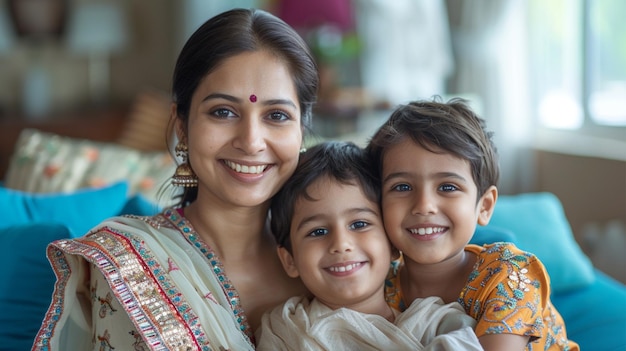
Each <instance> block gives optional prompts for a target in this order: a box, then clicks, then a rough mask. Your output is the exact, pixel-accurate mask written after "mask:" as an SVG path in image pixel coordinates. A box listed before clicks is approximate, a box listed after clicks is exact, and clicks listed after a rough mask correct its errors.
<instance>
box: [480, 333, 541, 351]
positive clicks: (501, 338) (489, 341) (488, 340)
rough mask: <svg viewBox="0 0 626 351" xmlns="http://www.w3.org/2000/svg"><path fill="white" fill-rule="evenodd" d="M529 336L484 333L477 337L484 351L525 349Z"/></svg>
mask: <svg viewBox="0 0 626 351" xmlns="http://www.w3.org/2000/svg"><path fill="white" fill-rule="evenodd" d="M529 339H530V337H528V336H522V335H515V334H486V335H483V336H481V337H480V338H478V341H480V344H481V345H482V347H483V349H485V351H498V350H505V351H515V350H525V349H526V344H528V341H529Z"/></svg>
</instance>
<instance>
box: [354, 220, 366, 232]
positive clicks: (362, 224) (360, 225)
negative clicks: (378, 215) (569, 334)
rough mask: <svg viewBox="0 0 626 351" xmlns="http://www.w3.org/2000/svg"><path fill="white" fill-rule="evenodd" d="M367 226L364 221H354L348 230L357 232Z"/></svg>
mask: <svg viewBox="0 0 626 351" xmlns="http://www.w3.org/2000/svg"><path fill="white" fill-rule="evenodd" d="M368 225H369V223H368V222H365V221H356V222H354V223H352V224H350V229H351V230H358V229H363V228H365V227H367V226H368Z"/></svg>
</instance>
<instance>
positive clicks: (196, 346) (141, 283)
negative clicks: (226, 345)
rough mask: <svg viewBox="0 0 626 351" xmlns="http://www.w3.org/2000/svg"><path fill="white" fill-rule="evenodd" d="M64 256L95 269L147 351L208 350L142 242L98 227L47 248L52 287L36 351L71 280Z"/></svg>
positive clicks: (199, 330)
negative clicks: (79, 259) (53, 278)
mask: <svg viewBox="0 0 626 351" xmlns="http://www.w3.org/2000/svg"><path fill="white" fill-rule="evenodd" d="M66 255H78V256H80V257H83V258H85V259H86V261H87V262H90V263H92V264H95V265H97V266H98V267H99V269H100V270H101V271H102V273H103V275H104V276H105V278H106V279H107V281H108V282H109V284H110V286H111V288H112V290H113V292H114V294H115V295H116V297H117V298H118V300H119V301H120V303H121V304H122V306H123V307H124V309H125V310H126V311H127V312H128V313H129V315H130V316H131V320H132V322H133V324H134V325H135V326H136V328H137V329H138V330H139V331H140V332H141V333H142V335H143V337H144V340H145V341H146V342H147V343H148V345H150V346H151V349H153V350H168V349H180V348H181V347H183V346H185V347H191V348H189V350H203V351H209V350H211V347H210V345H209V344H210V343H209V340H208V338H207V337H206V335H205V333H204V331H203V329H202V327H201V325H200V323H199V321H198V317H197V315H196V314H195V313H194V312H193V310H192V309H191V307H190V306H189V304H188V302H187V301H186V300H185V299H184V297H183V295H182V293H181V292H180V290H179V289H178V288H177V287H176V286H175V285H174V284H173V283H172V282H171V280H170V279H169V277H168V276H167V270H166V269H164V268H163V267H162V266H161V265H160V264H159V263H158V260H157V259H156V258H155V257H154V255H153V253H152V252H151V251H150V250H149V249H148V248H147V247H146V245H145V242H144V241H143V240H141V239H140V238H138V237H135V236H134V235H132V234H131V233H126V232H123V231H121V230H118V229H115V228H111V227H103V228H101V229H100V230H99V231H97V232H94V233H92V234H90V235H88V236H86V237H84V238H81V239H74V240H61V241H57V242H55V243H54V244H52V245H50V246H49V247H48V257H49V259H50V262H51V263H52V266H53V269H54V271H55V274H56V275H57V279H58V282H57V284H56V286H55V291H54V296H53V303H52V305H51V307H50V309H49V310H48V312H47V314H46V317H45V319H44V323H43V326H45V327H42V328H41V330H40V333H39V335H38V336H37V338H36V342H37V344H38V345H41V347H42V350H46V347H48V346H49V345H48V341H49V339H50V338H51V337H52V335H53V333H54V328H55V327H56V324H57V323H58V321H59V320H60V316H61V314H62V312H63V308H64V303H63V299H64V295H63V291H64V290H65V287H66V285H67V282H68V281H69V278H70V276H71V274H72V272H71V267H70V266H69V264H68V262H67V257H66Z"/></svg>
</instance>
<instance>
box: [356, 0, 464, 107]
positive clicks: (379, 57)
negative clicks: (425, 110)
mask: <svg viewBox="0 0 626 351" xmlns="http://www.w3.org/2000/svg"><path fill="white" fill-rule="evenodd" d="M353 5H354V7H355V10H356V19H357V30H358V34H359V39H360V40H361V42H362V44H363V48H362V52H361V67H362V69H361V79H362V83H363V86H364V87H365V88H366V90H367V91H368V93H370V94H372V95H373V96H374V97H375V98H377V99H380V100H384V101H388V102H389V103H390V104H391V105H392V106H394V105H396V104H399V103H406V102H408V101H411V100H415V99H419V98H421V99H424V98H426V99H427V98H430V97H432V96H433V95H442V94H444V93H445V81H446V79H447V78H448V76H449V75H450V73H451V72H452V48H451V43H450V34H449V30H448V17H447V14H446V7H445V2H444V0H393V1H387V0H356V1H353Z"/></svg>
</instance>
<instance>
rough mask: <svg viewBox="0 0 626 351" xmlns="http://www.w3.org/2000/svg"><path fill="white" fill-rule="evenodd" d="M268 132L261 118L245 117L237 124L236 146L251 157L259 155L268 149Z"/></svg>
mask: <svg viewBox="0 0 626 351" xmlns="http://www.w3.org/2000/svg"><path fill="white" fill-rule="evenodd" d="M266 132H267V131H266V129H265V128H264V127H263V124H262V123H261V122H260V121H259V118H257V117H253V116H247V117H243V118H242V119H241V122H240V123H238V124H237V135H236V137H235V140H234V146H235V147H236V148H238V149H240V150H242V151H244V152H245V153H246V154H249V155H254V154H256V153H259V152H261V151H263V150H265V148H266V143H265V140H266Z"/></svg>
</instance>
